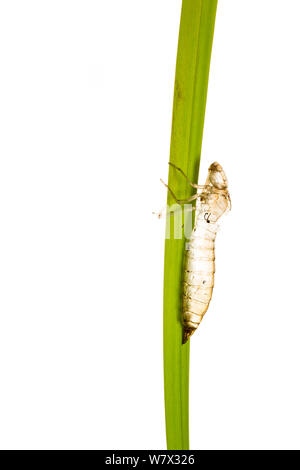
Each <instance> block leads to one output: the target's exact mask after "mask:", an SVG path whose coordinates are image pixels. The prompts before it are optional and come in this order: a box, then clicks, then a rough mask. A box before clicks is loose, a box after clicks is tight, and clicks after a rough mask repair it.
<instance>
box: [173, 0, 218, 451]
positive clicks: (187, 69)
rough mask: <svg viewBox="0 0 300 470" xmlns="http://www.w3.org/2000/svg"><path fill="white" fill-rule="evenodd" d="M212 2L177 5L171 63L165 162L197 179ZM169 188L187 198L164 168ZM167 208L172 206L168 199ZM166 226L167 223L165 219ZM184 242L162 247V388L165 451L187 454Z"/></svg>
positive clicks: (189, 0) (182, 183)
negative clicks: (174, 52) (175, 43)
mask: <svg viewBox="0 0 300 470" xmlns="http://www.w3.org/2000/svg"><path fill="white" fill-rule="evenodd" d="M216 9H217V0H183V2H182V11H181V21H180V31H179V41H178V53H177V63H176V76H175V89H174V102H173V120H172V136H171V150H170V161H171V162H173V163H174V164H175V165H177V166H179V167H180V168H181V169H182V170H183V171H184V172H185V173H186V174H187V176H188V177H189V179H190V180H192V181H197V180H198V173H199V165H200V154H201V144H202V136H203V126H204V115H205V106H206V97H207V86H208V75H209V66H210V57H211V49H212V41H213V34H214V24H215V15H216ZM168 181H169V185H170V187H171V188H172V189H173V190H174V192H175V194H176V196H177V197H178V198H186V197H189V196H190V195H191V194H192V192H193V191H192V190H191V188H190V187H189V186H188V184H187V182H186V180H185V179H184V178H183V177H182V176H181V175H180V174H178V172H176V170H174V168H172V167H170V169H169V180H168ZM168 204H170V205H171V204H174V201H173V200H172V197H171V196H170V194H168ZM171 227H172V220H171ZM184 244H185V240H184V237H183V235H182V238H181V239H180V240H179V239H176V238H174V232H172V230H171V234H170V238H169V239H166V243H165V267H164V273H165V275H164V384H165V414H166V436H167V448H168V449H170V450H177V449H178V450H179V449H182V450H186V449H189V341H188V343H187V344H185V345H182V326H181V295H182V262H183V254H184Z"/></svg>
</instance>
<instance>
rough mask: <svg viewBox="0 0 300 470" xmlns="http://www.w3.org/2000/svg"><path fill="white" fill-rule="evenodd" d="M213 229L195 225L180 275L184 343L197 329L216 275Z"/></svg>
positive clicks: (205, 225)
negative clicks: (182, 271) (181, 277)
mask: <svg viewBox="0 0 300 470" xmlns="http://www.w3.org/2000/svg"><path fill="white" fill-rule="evenodd" d="M215 238H216V228H215V227H213V226H209V224H207V223H206V222H204V223H203V222H202V223H201V224H199V225H198V226H197V225H196V226H195V228H194V230H193V232H192V235H191V238H190V241H189V243H188V247H187V250H186V252H185V261H184V275H183V306H182V310H183V329H184V337H183V343H185V342H186V341H187V340H188V339H189V338H190V336H191V335H192V334H193V333H194V331H195V330H196V329H197V328H198V326H199V324H200V322H201V320H202V318H203V317H204V315H205V313H206V311H207V309H208V306H209V302H210V299H211V296H212V290H213V286H214V272H215Z"/></svg>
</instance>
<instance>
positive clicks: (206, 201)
mask: <svg viewBox="0 0 300 470" xmlns="http://www.w3.org/2000/svg"><path fill="white" fill-rule="evenodd" d="M170 165H172V166H173V167H174V168H175V169H177V170H178V171H180V173H181V174H182V175H183V176H184V177H185V178H186V179H187V181H188V183H189V184H190V185H191V186H192V187H193V188H196V189H197V193H196V194H194V195H193V196H191V197H190V198H188V199H185V200H183V199H182V200H180V199H177V198H176V196H175V194H174V193H173V191H172V190H171V189H170V188H169V187H168V186H167V185H166V184H165V183H164V184H165V186H166V187H167V188H168V190H169V191H170V193H171V194H172V196H173V197H174V199H175V200H176V202H177V203H179V204H183V203H187V202H192V201H195V200H196V208H195V210H196V216H195V225H194V228H193V230H192V233H191V237H190V240H189V243H187V247H186V251H185V257H184V275H183V295H182V325H183V339H182V342H183V343H186V342H187V341H188V340H189V338H190V337H191V336H192V334H193V333H194V332H195V330H196V329H197V328H198V326H199V324H200V322H201V320H202V318H203V317H204V315H205V313H206V311H207V309H208V306H209V303H210V300H211V296H212V290H213V286H214V272H215V239H216V233H217V230H218V220H219V219H220V217H221V216H222V215H223V214H224V213H225V212H227V211H229V210H230V209H231V200H230V195H229V192H228V183H227V178H226V175H225V172H224V170H223V168H222V166H221V165H220V164H219V163H217V162H214V163H212V164H211V165H210V167H209V169H208V176H207V179H206V182H205V184H204V185H203V186H200V185H198V184H195V183H192V182H191V181H189V180H188V178H187V176H186V175H185V174H184V173H183V171H182V170H181V169H180V168H178V167H176V166H175V165H173V164H171V163H170Z"/></svg>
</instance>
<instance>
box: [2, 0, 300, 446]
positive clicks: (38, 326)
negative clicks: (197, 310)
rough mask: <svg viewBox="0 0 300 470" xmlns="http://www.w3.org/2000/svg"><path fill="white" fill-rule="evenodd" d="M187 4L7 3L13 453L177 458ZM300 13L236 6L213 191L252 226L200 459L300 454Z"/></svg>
mask: <svg viewBox="0 0 300 470" xmlns="http://www.w3.org/2000/svg"><path fill="white" fill-rule="evenodd" d="M180 8H181V1H180V0H176V1H175V0H164V1H161V0H152V1H151V2H145V1H144V2H141V1H138V0H128V1H126V2H124V1H123V0H117V1H114V2H104V1H74V0H72V1H67V0H56V1H54V0H51V1H44V2H41V1H38V0H36V1H27V2H23V1H2V2H1V3H0V67H1V73H0V132H1V139H0V159H1V160H0V381H1V383H0V446H1V448H6V449H11V448H22V449H28V448H33V449H46V448H56V449H76V448H77V449H78V448H81V449H93V448H95V449H97V448H100V449H118V448H119V449H120V448H121V449H161V448H164V447H165V429H164V404H163V369H162V284H163V246H164V240H163V238H164V222H163V221H159V220H157V219H156V218H155V217H154V216H153V215H152V211H153V210H159V209H160V208H161V207H162V206H163V205H164V203H165V197H166V194H165V190H164V188H163V187H162V185H161V184H160V182H159V178H160V177H163V178H166V177H167V171H168V165H167V162H168V158H169V142H170V127H171V115H172V98H173V83H174V73H175V60H176V49H177V39H178V28H179V18H180ZM299 18H300V4H299V2H298V1H297V0H289V1H288V2H285V3H284V4H283V3H282V1H279V0H264V1H261V0H251V1H243V2H241V1H240V0H220V2H219V7H218V12H217V20H216V29H215V39H214V46H213V54H212V63H211V74H210V84H209V93H208V101H207V113H206V121H205V130H204V141H203V153H202V162H201V171H200V180H201V181H203V179H204V178H205V176H206V171H207V167H208V165H209V164H210V163H211V162H212V161H214V160H218V161H219V162H220V163H221V164H222V165H223V166H224V168H225V171H226V173H227V176H228V179H229V184H230V191H231V197H232V212H231V213H230V214H229V215H228V216H227V218H226V220H224V223H223V224H222V228H221V231H220V233H219V235H218V238H217V247H216V249H217V252H216V254H217V259H216V262H217V273H216V286H215V291H214V295H213V300H212V302H211V305H210V308H209V312H208V314H207V315H206V317H205V319H204V321H203V323H202V324H201V327H200V328H199V330H198V332H197V333H196V334H195V335H194V336H193V338H192V341H191V374H190V375H191V379H190V390H191V393H190V407H191V418H190V436H191V448H193V449H239V448H242V449H246V448H257V449H260V448H263V449H266V448H271V449H278V448H298V449H299V448H300V431H299V423H300V402H299V396H300V374H299V361H300V340H299V338H300V300H299V290H300V289H299V261H300V249H299V237H300V226H299V200H300V193H299V177H300V171H299V170H300V139H299V110H300V91H299V90H300V88H299V83H300V65H299V48H300V29H299Z"/></svg>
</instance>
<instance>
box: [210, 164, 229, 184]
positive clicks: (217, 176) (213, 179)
mask: <svg viewBox="0 0 300 470" xmlns="http://www.w3.org/2000/svg"><path fill="white" fill-rule="evenodd" d="M206 184H211V185H212V186H213V187H214V188H216V189H223V190H224V189H225V190H226V189H227V188H228V181H227V178H226V175H225V172H224V170H223V168H222V166H221V165H220V163H217V162H214V163H212V164H211V165H210V167H209V169H208V176H207V180H206Z"/></svg>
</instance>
